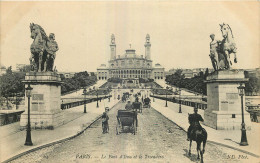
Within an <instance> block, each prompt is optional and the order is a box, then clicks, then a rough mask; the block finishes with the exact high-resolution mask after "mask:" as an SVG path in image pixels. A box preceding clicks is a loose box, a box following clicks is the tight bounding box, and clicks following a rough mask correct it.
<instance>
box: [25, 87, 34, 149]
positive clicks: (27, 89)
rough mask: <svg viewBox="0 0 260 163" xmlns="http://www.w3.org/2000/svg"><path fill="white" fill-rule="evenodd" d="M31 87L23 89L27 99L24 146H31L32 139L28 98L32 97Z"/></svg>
mask: <svg viewBox="0 0 260 163" xmlns="http://www.w3.org/2000/svg"><path fill="white" fill-rule="evenodd" d="M32 89H33V88H32V87H31V86H30V84H28V87H27V88H25V93H26V96H27V97H28V124H27V132H26V140H25V144H24V145H28V146H32V145H33V143H32V138H31V122H30V97H31V95H32Z"/></svg>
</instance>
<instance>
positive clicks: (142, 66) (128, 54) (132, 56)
mask: <svg viewBox="0 0 260 163" xmlns="http://www.w3.org/2000/svg"><path fill="white" fill-rule="evenodd" d="M144 47H145V55H137V54H136V53H135V49H131V47H130V49H127V50H125V54H123V55H116V43H115V36H114V34H112V36H111V43H110V60H109V61H108V65H106V64H101V66H100V67H98V68H97V78H98V80H108V79H109V78H120V79H123V81H124V80H125V81H127V80H132V81H134V82H137V81H138V79H139V78H143V79H154V80H164V78H165V73H164V67H162V66H161V65H160V64H155V66H153V61H152V60H151V43H150V36H149V34H147V35H146V41H145V44H144Z"/></svg>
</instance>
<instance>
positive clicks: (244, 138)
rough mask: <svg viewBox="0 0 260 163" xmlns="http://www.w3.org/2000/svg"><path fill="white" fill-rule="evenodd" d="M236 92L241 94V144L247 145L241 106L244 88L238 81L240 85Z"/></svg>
mask: <svg viewBox="0 0 260 163" xmlns="http://www.w3.org/2000/svg"><path fill="white" fill-rule="evenodd" d="M237 89H238V93H239V95H240V96H241V110H242V124H241V126H242V129H241V142H240V145H241V146H247V145H248V143H247V138H246V128H245V122H244V107H243V96H244V89H245V87H244V86H243V85H242V83H240V86H239V87H237Z"/></svg>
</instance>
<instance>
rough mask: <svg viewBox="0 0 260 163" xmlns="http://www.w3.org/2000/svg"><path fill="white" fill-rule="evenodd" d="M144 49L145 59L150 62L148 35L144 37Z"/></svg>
mask: <svg viewBox="0 0 260 163" xmlns="http://www.w3.org/2000/svg"><path fill="white" fill-rule="evenodd" d="M144 47H145V59H148V60H151V43H150V35H149V34H147V35H146V42H145V44H144Z"/></svg>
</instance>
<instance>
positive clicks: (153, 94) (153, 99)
mask: <svg viewBox="0 0 260 163" xmlns="http://www.w3.org/2000/svg"><path fill="white" fill-rule="evenodd" d="M153 102H154V91H153Z"/></svg>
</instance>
